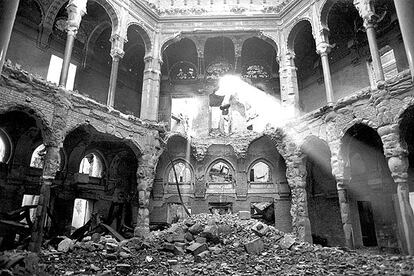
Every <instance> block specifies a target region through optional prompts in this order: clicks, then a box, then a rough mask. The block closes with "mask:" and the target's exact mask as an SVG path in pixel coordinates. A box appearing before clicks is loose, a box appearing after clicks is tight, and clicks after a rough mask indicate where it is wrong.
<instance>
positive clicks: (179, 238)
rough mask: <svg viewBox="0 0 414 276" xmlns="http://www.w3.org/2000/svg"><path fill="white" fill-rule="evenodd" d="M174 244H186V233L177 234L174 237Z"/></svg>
mask: <svg viewBox="0 0 414 276" xmlns="http://www.w3.org/2000/svg"><path fill="white" fill-rule="evenodd" d="M172 241H173V242H185V235H184V233H179V234H176V235H174V236H173V237H172Z"/></svg>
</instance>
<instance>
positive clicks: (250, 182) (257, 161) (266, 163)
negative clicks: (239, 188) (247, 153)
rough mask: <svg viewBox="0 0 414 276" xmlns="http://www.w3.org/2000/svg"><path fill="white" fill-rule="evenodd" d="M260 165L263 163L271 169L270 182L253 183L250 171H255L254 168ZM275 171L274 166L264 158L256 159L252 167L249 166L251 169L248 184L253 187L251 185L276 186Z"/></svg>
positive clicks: (248, 174) (248, 171) (249, 169)
mask: <svg viewBox="0 0 414 276" xmlns="http://www.w3.org/2000/svg"><path fill="white" fill-rule="evenodd" d="M259 163H263V164H265V165H267V167H268V168H269V179H268V181H263V182H261V181H251V180H250V171H251V170H252V169H253V167H254V166H255V165H257V164H259ZM273 170H274V168H273V166H272V164H271V163H270V162H269V161H267V160H266V159H264V158H259V159H256V160H254V161H253V162H252V163H251V164H250V166H249V168H248V170H247V183H248V184H249V185H251V184H253V185H255V184H257V185H268V184H274V180H273Z"/></svg>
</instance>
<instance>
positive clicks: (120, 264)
mask: <svg viewBox="0 0 414 276" xmlns="http://www.w3.org/2000/svg"><path fill="white" fill-rule="evenodd" d="M59 250H60V251H58V250H55V249H53V248H52V247H51V246H49V249H44V250H42V252H41V254H40V260H39V264H38V265H37V264H34V263H37V260H33V261H32V264H34V265H33V268H27V267H26V271H29V270H30V269H33V270H37V273H38V275H414V257H410V256H400V255H384V254H381V255H377V254H375V253H373V252H370V251H368V250H365V251H363V250H359V251H352V250H347V249H345V248H332V247H331V248H330V247H324V248H323V247H321V246H317V245H311V244H308V243H302V242H297V241H295V240H294V239H293V238H292V237H291V236H289V235H285V234H284V233H282V232H280V231H278V230H276V229H275V228H273V227H269V226H266V225H263V224H261V223H258V221H256V220H253V219H251V220H240V219H239V218H238V217H237V216H233V215H224V216H218V215H217V216H211V215H205V214H203V215H196V216H193V217H191V218H190V219H187V220H185V221H183V222H179V223H177V224H174V225H173V226H172V227H170V228H169V229H167V230H164V231H157V232H151V234H150V235H149V237H148V238H147V239H146V240H145V241H143V240H142V239H138V238H133V239H130V240H124V241H122V242H118V241H116V240H115V239H114V238H112V237H111V236H100V235H99V234H94V235H93V236H92V237H91V236H88V237H86V238H84V240H83V241H82V242H76V243H75V244H74V245H73V244H72V242H71V241H70V240H67V241H66V243H65V242H64V243H61V244H60V248H59ZM66 250H68V251H67V252H62V251H66ZM7 254H12V252H8V253H7ZM20 254H21V253H20ZM0 257H1V255H0ZM3 257H4V256H3ZM24 262H26V264H24ZM24 262H21V265H22V266H23V265H26V266H30V265H31V263H30V260H29V261H27V260H24ZM1 265H2V263H1V258H0V268H1ZM18 268H19V265H14V266H13V267H10V268H9V270H10V272H13V269H14V271H15V272H16V273H15V274H14V275H23V274H19V273H18ZM21 271H23V270H21ZM20 273H22V272H20ZM0 274H1V273H0ZM1 275H3V274H1ZM4 275H13V274H4Z"/></svg>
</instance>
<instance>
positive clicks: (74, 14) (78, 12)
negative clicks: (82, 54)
mask: <svg viewBox="0 0 414 276" xmlns="http://www.w3.org/2000/svg"><path fill="white" fill-rule="evenodd" d="M86 3H87V0H70V1H69V3H68V5H67V6H66V11H67V12H68V20H67V24H66V30H67V32H68V33H71V34H73V35H76V33H77V32H78V29H79V26H80V24H81V20H82V17H83V16H84V15H85V14H86Z"/></svg>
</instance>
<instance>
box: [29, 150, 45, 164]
mask: <svg viewBox="0 0 414 276" xmlns="http://www.w3.org/2000/svg"><path fill="white" fill-rule="evenodd" d="M45 155H46V147H45V145H43V144H41V145H39V146H38V147H37V148H36V149H35V150H34V151H33V154H32V158H31V159H30V167H32V168H37V169H43V166H44V163H45V160H44V158H45Z"/></svg>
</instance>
